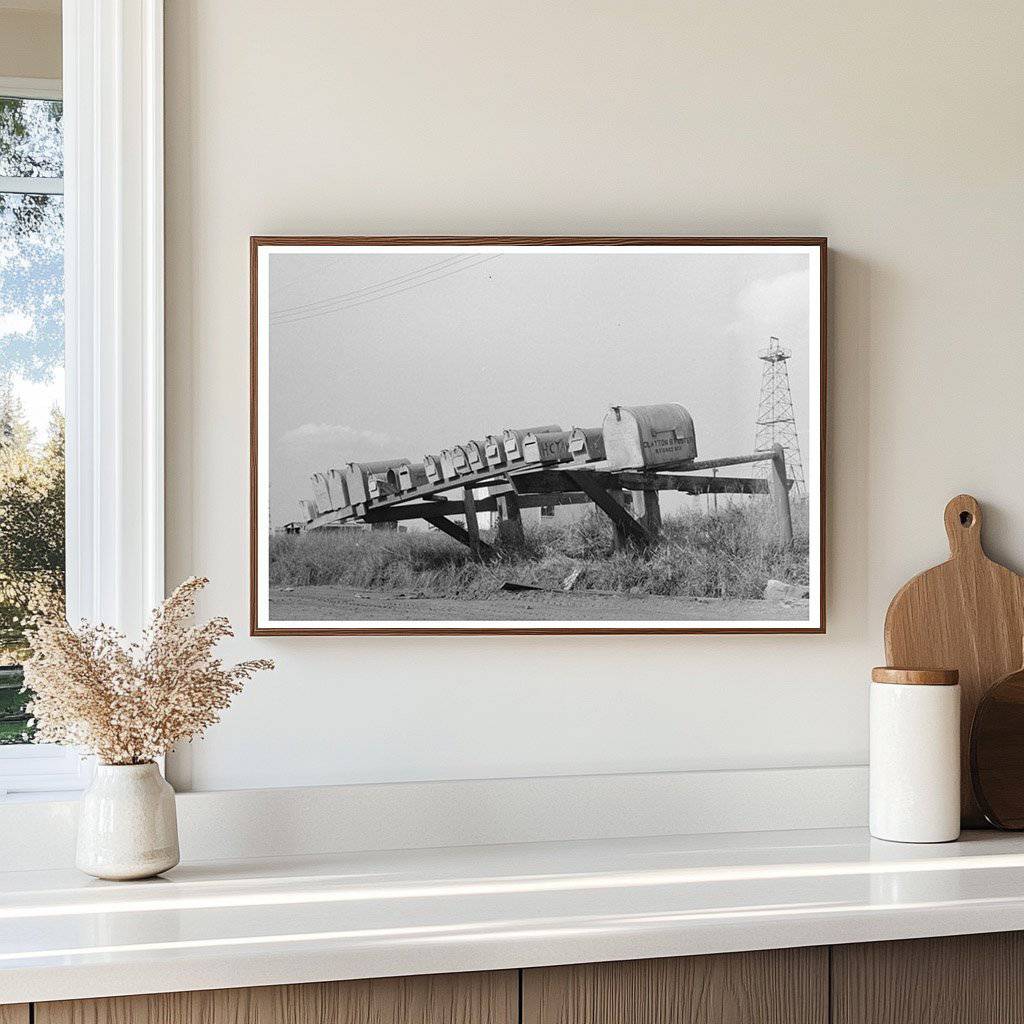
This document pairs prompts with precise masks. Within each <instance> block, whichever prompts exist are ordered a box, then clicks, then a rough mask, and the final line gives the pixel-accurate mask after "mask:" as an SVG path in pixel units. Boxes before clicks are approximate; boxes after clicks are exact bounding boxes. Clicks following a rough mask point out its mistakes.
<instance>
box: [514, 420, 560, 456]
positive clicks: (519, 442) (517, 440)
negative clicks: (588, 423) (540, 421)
mask: <svg viewBox="0 0 1024 1024" xmlns="http://www.w3.org/2000/svg"><path fill="white" fill-rule="evenodd" d="M561 429H562V428H561V427H560V426H559V425H558V424H557V423H548V424H545V425H544V426H540V427H523V428H522V429H521V430H512V429H510V428H508V427H506V428H505V430H503V431H502V432H501V437H502V442H503V443H504V447H505V461H506V462H525V461H526V451H525V444H526V435H527V434H556V433H559V432H560V431H561Z"/></svg>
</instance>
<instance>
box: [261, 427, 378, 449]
mask: <svg viewBox="0 0 1024 1024" xmlns="http://www.w3.org/2000/svg"><path fill="white" fill-rule="evenodd" d="M280 443H281V444H285V445H293V446H300V447H304V448H309V447H318V446H320V445H332V446H333V445H352V444H360V445H367V444H370V445H376V446H377V447H379V448H383V447H385V446H386V445H390V444H394V439H393V438H392V437H391V436H390V435H388V434H384V433H381V432H380V431H377V430H359V429H357V428H356V427H346V426H343V425H342V424H340V423H303V424H302V426H300V427H293V428H292V429H291V430H289V431H287V432H285V433H284V434H282V435H281V439H280Z"/></svg>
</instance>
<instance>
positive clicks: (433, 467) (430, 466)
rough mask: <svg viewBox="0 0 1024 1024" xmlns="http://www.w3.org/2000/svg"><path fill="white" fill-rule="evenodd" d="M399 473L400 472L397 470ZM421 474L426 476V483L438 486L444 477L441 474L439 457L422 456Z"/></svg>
mask: <svg viewBox="0 0 1024 1024" xmlns="http://www.w3.org/2000/svg"><path fill="white" fill-rule="evenodd" d="M399 472H401V470H399ZM423 472H424V473H426V475H427V482H428V483H431V484H439V483H440V482H441V481H442V480H443V479H444V476H443V474H442V473H441V456H440V455H424V456H423Z"/></svg>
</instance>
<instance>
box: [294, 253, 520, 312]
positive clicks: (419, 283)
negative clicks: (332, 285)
mask: <svg viewBox="0 0 1024 1024" xmlns="http://www.w3.org/2000/svg"><path fill="white" fill-rule="evenodd" d="M499 256H500V253H499V254H496V255H494V256H487V257H485V258H484V259H482V260H479V261H477V262H476V263H470V264H463V265H462V266H460V267H456V268H455V269H454V270H449V271H448V273H446V274H435V275H434V276H433V277H430V278H427V279H425V280H422V281H414V282H412V284H407V285H406V286H405V287H404V288H393V289H391V290H390V291H388V292H383V293H382V294H380V295H371V296H370V297H369V298H365V299H359V300H358V301H355V302H346V303H344V304H342V305H339V306H337V307H335V308H332V309H327V310H318V311H315V312H311V313H306V314H304V315H302V316H293V317H291V318H289V319H286V320H280V321H278V322H277V324H278V326H280V325H282V324H296V323H299V322H301V321H303V320H312V319H315V318H316V317H318V316H327V315H329V314H331V313H340V312H341V311H342V310H346V309H353V308H354V307H356V306H365V305H366V303H368V302H378V301H380V300H381V299H389V298H391V297H392V296H394V295H401V294H402V292H408V291H412V289H413V288H420V287H422V286H423V285H425V284H433V283H434V282H435V281H440V280H442V279H443V278H446V277H451V276H452V275H453V274H460V273H462V271H464V270H472V269H474V268H475V267H480V266H483V264H485V263H489V262H490V261H491V260H496V259H498V257H499Z"/></svg>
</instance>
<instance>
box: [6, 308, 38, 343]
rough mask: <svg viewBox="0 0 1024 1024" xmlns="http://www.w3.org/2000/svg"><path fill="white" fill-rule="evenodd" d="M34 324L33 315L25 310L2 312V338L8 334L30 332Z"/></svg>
mask: <svg viewBox="0 0 1024 1024" xmlns="http://www.w3.org/2000/svg"><path fill="white" fill-rule="evenodd" d="M32 324H33V320H32V317H30V316H29V315H28V313H26V312H24V311H23V310H20V309H16V310H13V311H11V312H8V313H0V338H2V337H4V336H5V335H8V334H28V332H29V331H31V330H32Z"/></svg>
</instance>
